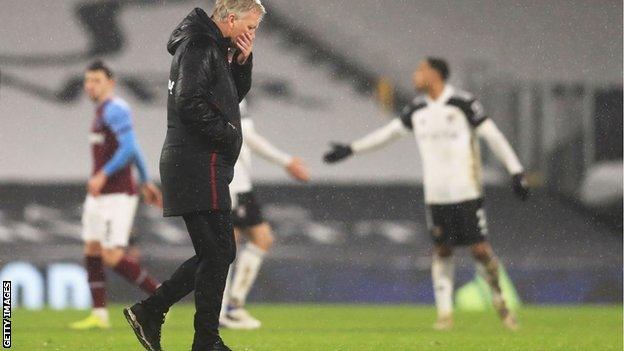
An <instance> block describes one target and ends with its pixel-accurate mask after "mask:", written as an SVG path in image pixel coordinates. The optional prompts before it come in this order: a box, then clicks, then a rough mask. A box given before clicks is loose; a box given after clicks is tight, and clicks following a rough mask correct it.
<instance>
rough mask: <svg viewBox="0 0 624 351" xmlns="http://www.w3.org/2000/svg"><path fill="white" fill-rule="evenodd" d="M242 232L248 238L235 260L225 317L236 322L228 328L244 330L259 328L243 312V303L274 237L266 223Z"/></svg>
mask: <svg viewBox="0 0 624 351" xmlns="http://www.w3.org/2000/svg"><path fill="white" fill-rule="evenodd" d="M242 232H243V233H244V236H245V237H246V238H248V242H247V243H246V244H245V246H244V247H243V248H242V250H241V252H240V254H238V259H237V260H236V264H235V269H234V277H233V280H232V284H231V288H230V292H229V301H228V308H227V314H226V317H227V319H228V320H230V321H235V322H238V323H235V324H233V325H232V326H230V327H232V328H236V326H235V325H238V327H240V328H244V329H255V328H259V327H260V326H261V323H260V321H259V320H257V319H256V318H254V317H252V316H251V315H250V314H249V312H247V310H245V303H246V300H247V295H248V294H249V291H250V290H251V287H252V286H253V284H254V282H255V281H256V278H257V276H258V271H259V270H260V267H261V266H262V261H263V259H264V256H265V254H266V253H267V251H268V250H269V249H270V248H271V246H272V245H273V242H274V237H273V234H272V230H271V226H270V225H269V224H268V223H267V222H262V223H260V224H256V225H253V226H251V227H248V228H246V229H244V230H243V231H242Z"/></svg>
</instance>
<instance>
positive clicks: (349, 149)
mask: <svg viewBox="0 0 624 351" xmlns="http://www.w3.org/2000/svg"><path fill="white" fill-rule="evenodd" d="M408 132H409V131H408V129H407V128H406V127H405V125H404V124H403V122H402V121H401V120H400V119H398V118H395V119H394V120H392V122H390V123H388V124H386V125H385V126H383V127H381V128H379V129H377V130H375V131H374V132H372V133H370V134H368V135H366V136H364V137H362V138H360V139H358V140H356V141H354V142H352V143H351V144H346V145H345V144H339V143H332V150H331V151H329V152H327V153H326V154H325V156H324V160H325V162H327V163H334V162H338V161H340V160H342V159H344V158H347V157H349V156H351V155H352V154H360V153H365V152H369V151H373V150H377V149H380V148H382V147H383V146H385V145H388V144H389V143H391V142H392V141H395V140H397V139H399V138H400V137H402V136H404V135H406V134H407V133H408Z"/></svg>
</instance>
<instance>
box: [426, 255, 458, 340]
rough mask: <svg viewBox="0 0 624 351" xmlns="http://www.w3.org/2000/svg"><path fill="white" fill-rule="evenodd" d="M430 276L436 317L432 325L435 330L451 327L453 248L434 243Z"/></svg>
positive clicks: (453, 274)
mask: <svg viewBox="0 0 624 351" xmlns="http://www.w3.org/2000/svg"><path fill="white" fill-rule="evenodd" d="M431 278H432V281H433V291H434V297H435V302H436V309H437V313H438V318H437V320H436V322H435V324H434V325H433V327H434V329H437V330H448V329H450V328H452V327H453V286H454V279H455V263H454V262H453V250H452V248H451V247H450V246H448V245H444V244H442V245H436V246H435V248H434V255H433V262H432V264H431Z"/></svg>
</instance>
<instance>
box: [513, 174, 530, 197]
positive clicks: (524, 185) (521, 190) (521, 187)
mask: <svg viewBox="0 0 624 351" xmlns="http://www.w3.org/2000/svg"><path fill="white" fill-rule="evenodd" d="M511 186H512V188H513V191H514V194H516V196H517V197H518V198H520V200H522V201H525V200H526V199H527V198H528V197H529V183H528V182H527V179H526V176H525V174H524V173H518V174H514V175H513V177H512V178H511Z"/></svg>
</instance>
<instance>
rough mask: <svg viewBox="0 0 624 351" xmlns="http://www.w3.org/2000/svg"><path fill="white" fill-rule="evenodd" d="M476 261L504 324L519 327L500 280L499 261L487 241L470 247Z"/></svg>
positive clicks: (478, 271)
mask: <svg viewBox="0 0 624 351" xmlns="http://www.w3.org/2000/svg"><path fill="white" fill-rule="evenodd" d="M470 250H471V252H472V255H473V257H474V258H475V261H476V266H477V273H478V274H479V275H480V276H481V277H482V278H483V279H484V280H485V281H486V282H487V283H488V285H489V286H490V289H491V291H492V304H493V305H494V308H495V309H496V311H497V312H498V315H499V317H500V318H501V320H502V321H503V324H504V325H505V326H506V327H507V328H509V329H512V330H515V329H517V328H518V323H517V321H516V318H515V316H514V314H513V313H512V312H511V311H510V310H509V308H508V307H507V304H506V303H505V299H504V297H503V293H502V289H501V286H500V282H499V261H498V258H497V257H496V255H494V252H493V250H492V246H491V245H490V244H489V243H488V242H487V241H482V242H479V243H476V244H473V245H472V246H471V247H470Z"/></svg>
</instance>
